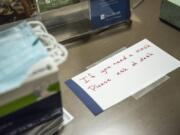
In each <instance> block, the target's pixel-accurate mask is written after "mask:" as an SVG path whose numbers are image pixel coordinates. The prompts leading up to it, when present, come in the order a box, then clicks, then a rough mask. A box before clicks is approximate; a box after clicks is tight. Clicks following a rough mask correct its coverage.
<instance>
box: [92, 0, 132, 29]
mask: <svg viewBox="0 0 180 135" xmlns="http://www.w3.org/2000/svg"><path fill="white" fill-rule="evenodd" d="M90 17H91V25H92V28H94V29H96V28H100V27H104V26H109V25H112V24H116V23H119V22H124V21H127V20H129V19H130V1H129V0H90Z"/></svg>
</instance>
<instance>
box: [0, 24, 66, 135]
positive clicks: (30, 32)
mask: <svg viewBox="0 0 180 135" xmlns="http://www.w3.org/2000/svg"><path fill="white" fill-rule="evenodd" d="M45 35H47V34H45ZM45 43H46V42H43V40H42V38H40V37H39V36H38V35H37V33H36V32H35V30H34V28H33V29H32V27H31V25H29V24H27V23H26V22H22V23H20V24H18V25H16V26H14V27H12V28H9V29H7V30H4V31H0V134H2V135H20V134H26V133H30V132H31V130H32V131H34V130H35V129H36V128H38V132H39V133H41V134H44V132H46V131H48V130H50V129H52V130H51V132H49V134H53V133H54V132H55V131H56V130H57V129H58V127H59V126H60V123H61V122H62V114H63V112H62V104H61V96H60V86H59V80H58V74H57V73H58V66H57V64H56V63H55V60H54V59H53V58H52V57H50V56H49V55H50V54H49V52H48V51H47V50H48V49H47V47H46V46H47V44H45ZM41 125H45V126H41ZM39 127H41V128H39Z"/></svg>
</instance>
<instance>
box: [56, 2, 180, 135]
mask: <svg viewBox="0 0 180 135" xmlns="http://www.w3.org/2000/svg"><path fill="white" fill-rule="evenodd" d="M160 4H161V0H145V2H144V3H143V4H142V5H141V6H140V7H138V8H137V9H135V10H134V11H133V15H132V20H133V23H132V26H131V28H129V29H127V30H123V31H122V30H121V29H120V28H119V27H117V28H114V29H110V30H107V31H105V32H102V33H99V34H98V35H94V36H92V37H91V38H89V39H88V40H83V41H82V40H79V41H77V42H74V43H72V46H69V47H68V50H69V57H68V60H67V61H66V62H65V63H64V64H63V65H62V66H61V67H60V71H59V72H60V80H61V84H62V98H63V105H64V107H65V108H66V109H67V110H68V111H69V112H70V113H71V114H72V115H73V116H74V117H75V119H74V120H73V121H72V122H71V123H70V124H68V125H67V126H66V127H64V128H63V129H62V130H61V131H60V132H59V133H57V134H61V135H180V84H179V83H180V70H176V71H174V72H172V73H171V74H169V76H170V79H169V80H168V81H166V82H165V83H163V84H162V85H160V86H158V87H157V88H155V89H154V90H153V91H151V92H150V93H148V94H146V95H144V96H143V97H141V98H140V99H138V100H135V99H134V98H132V97H129V98H128V99H126V100H124V101H123V102H120V103H118V104H117V105H114V106H113V107H111V108H110V109H108V110H106V111H105V112H103V113H102V114H100V115H98V116H96V117H95V116H94V115H93V114H92V113H91V112H90V111H89V110H88V108H86V106H85V105H84V104H83V103H82V102H81V101H80V100H79V99H78V98H77V97H76V96H75V95H74V93H73V92H72V91H71V90H70V89H69V88H68V87H67V86H66V85H65V84H64V81H65V80H67V79H70V78H71V77H73V76H75V75H77V74H79V73H80V72H82V71H84V70H85V68H86V67H87V66H89V65H91V64H92V63H94V62H96V61H98V60H99V59H101V58H103V57H105V56H107V55H109V54H111V53H113V52H114V51H117V50H118V49H120V48H122V47H124V46H127V47H128V46H131V45H133V44H134V43H136V42H138V41H140V40H142V39H144V38H148V39H149V40H150V41H152V42H154V43H155V44H156V45H158V46H159V47H160V48H162V49H164V50H165V51H167V52H169V53H170V54H172V55H173V56H174V57H176V58H178V59H180V31H178V30H176V29H174V28H172V27H171V26H169V25H166V24H165V23H163V22H161V21H160V20H159V12H160ZM159 66H161V65H159ZM162 68H163V67H162Z"/></svg>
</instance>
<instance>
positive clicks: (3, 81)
mask: <svg viewBox="0 0 180 135" xmlns="http://www.w3.org/2000/svg"><path fill="white" fill-rule="evenodd" d="M47 56H48V53H47V51H46V49H45V48H44V47H43V44H42V42H41V41H40V40H39V38H38V37H37V36H36V35H35V34H34V33H33V31H32V28H31V27H30V26H29V25H28V24H27V23H26V22H22V23H20V24H18V25H16V26H14V27H12V28H9V29H7V30H5V31H1V32H0V94H2V93H4V92H7V91H9V90H11V89H13V88H16V87H18V86H20V85H21V84H22V83H23V81H24V80H25V79H26V78H27V77H28V75H29V70H30V68H31V67H32V66H33V65H34V64H35V63H37V62H38V61H40V60H41V59H43V58H45V57H47Z"/></svg>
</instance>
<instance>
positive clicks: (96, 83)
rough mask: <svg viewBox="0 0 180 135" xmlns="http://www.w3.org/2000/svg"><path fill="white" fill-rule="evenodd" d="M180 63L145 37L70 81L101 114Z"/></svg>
mask: <svg viewBox="0 0 180 135" xmlns="http://www.w3.org/2000/svg"><path fill="white" fill-rule="evenodd" d="M179 67H180V61H179V60H177V59H175V58H174V57H172V56H171V55H169V54H168V53H166V52H165V51H163V50H162V49H160V48H158V47H157V46H156V45H154V44H153V43H151V42H150V41H149V40H147V39H144V40H142V41H140V42H139V43H137V44H135V45H133V46H131V47H129V48H128V49H126V50H124V51H122V52H120V53H118V54H116V55H114V56H112V57H110V58H108V59H106V60H104V61H103V62H101V63H99V64H98V65H96V66H94V67H92V68H90V69H88V70H86V71H85V72H83V73H81V74H79V75H77V76H75V77H73V78H72V79H70V80H68V81H66V84H67V85H68V86H69V87H70V88H71V89H72V91H73V92H74V93H75V94H76V95H77V96H78V97H79V98H80V99H81V100H82V101H83V102H84V103H85V105H86V106H87V107H88V108H89V109H90V110H91V111H92V112H93V114H94V115H97V114H99V113H101V112H103V111H104V110H105V109H107V108H109V107H111V106H112V105H114V104H116V103H118V102H120V101H122V100H124V99H126V98H127V97H129V96H131V95H133V94H135V93H137V92H139V91H140V90H142V89H144V88H145V87H147V86H149V85H151V84H152V83H153V82H155V81H157V80H159V79H160V78H162V77H163V76H165V75H167V74H168V73H169V72H171V71H173V70H175V69H177V68H179Z"/></svg>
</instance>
